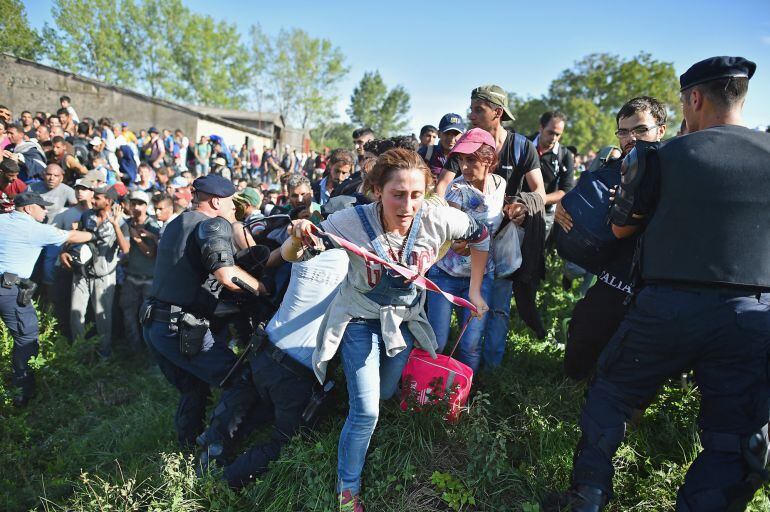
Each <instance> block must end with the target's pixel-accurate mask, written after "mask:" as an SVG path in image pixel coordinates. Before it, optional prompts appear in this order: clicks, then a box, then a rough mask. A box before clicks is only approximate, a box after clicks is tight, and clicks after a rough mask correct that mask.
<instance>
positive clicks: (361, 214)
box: [355, 205, 390, 261]
mask: <svg viewBox="0 0 770 512" xmlns="http://www.w3.org/2000/svg"><path fill="white" fill-rule="evenodd" d="M355 210H356V213H357V214H358V218H359V220H360V221H361V225H362V226H363V227H364V231H366V236H368V237H369V241H370V242H371V244H372V247H374V252H376V253H377V256H379V257H380V258H382V259H384V260H388V261H390V258H389V257H388V253H387V252H386V251H385V248H384V247H383V246H382V244H381V243H380V241H379V240H377V233H375V232H374V228H373V227H372V223H371V222H369V219H367V218H366V212H365V211H364V207H363V206H361V205H359V206H356V207H355Z"/></svg>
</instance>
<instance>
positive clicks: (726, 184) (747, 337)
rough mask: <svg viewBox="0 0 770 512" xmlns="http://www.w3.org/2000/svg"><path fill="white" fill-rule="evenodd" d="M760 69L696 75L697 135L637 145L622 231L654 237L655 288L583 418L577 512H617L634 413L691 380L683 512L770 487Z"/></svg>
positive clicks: (730, 504) (769, 144)
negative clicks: (619, 468)
mask: <svg viewBox="0 0 770 512" xmlns="http://www.w3.org/2000/svg"><path fill="white" fill-rule="evenodd" d="M755 69H756V65H755V64H754V63H753V62H750V61H748V60H746V59H743V58H741V57H713V58H710V59H706V60H704V61H701V62H698V63H696V64H694V65H693V66H692V67H691V68H690V69H688V70H687V71H686V72H685V73H684V74H683V75H682V76H681V77H680V85H681V100H682V107H683V111H684V117H685V119H686V121H687V127H688V130H689V134H688V135H685V136H682V137H677V138H675V139H672V140H671V141H669V142H668V143H666V144H664V145H662V146H660V144H655V143H644V142H641V141H638V142H637V144H636V147H635V149H634V150H633V151H631V152H630V153H629V155H628V156H627V157H626V159H625V161H624V163H623V167H624V169H623V178H622V180H621V190H620V193H619V196H618V198H617V199H616V201H615V204H614V206H613V209H612V213H611V219H612V223H613V231H615V233H616V235H619V236H627V235H629V234H630V233H633V232H635V231H636V230H637V229H638V227H639V226H641V225H646V229H645V232H644V237H643V242H642V250H641V277H642V288H641V290H640V292H639V293H638V294H637V295H636V298H635V300H634V303H633V305H632V306H631V308H630V310H629V312H628V314H627V315H626V317H625V319H624V320H623V322H622V323H621V325H620V327H619V329H618V331H617V332H616V333H615V335H614V336H613V338H612V340H611V341H610V343H609V345H608V346H607V348H606V349H605V350H604V352H603V353H602V355H601V358H600V360H599V364H598V370H597V376H596V379H595V381H594V382H593V384H592V385H591V387H590V389H589V392H588V398H587V402H586V404H585V406H584V408H583V413H582V416H581V420H580V426H581V429H582V437H581V439H580V442H579V444H578V447H577V451H576V454H575V459H574V468H573V475H572V478H573V488H572V491H573V492H572V503H571V507H572V510H573V511H581V512H582V511H598V510H601V509H602V508H603V507H604V505H605V504H606V502H607V500H608V498H609V497H610V496H611V493H612V476H613V467H612V457H613V455H614V454H615V451H616V450H617V449H618V447H619V445H620V443H621V442H622V441H623V436H624V433H625V422H626V420H627V419H628V418H629V415H630V413H631V411H632V410H633V409H636V408H642V407H643V406H644V405H645V404H647V403H649V402H650V401H651V400H652V398H653V397H654V395H655V393H656V391H657V389H658V388H659V387H660V386H661V384H662V383H663V382H664V381H665V380H666V379H667V378H668V377H670V376H672V375H675V374H678V373H679V372H682V371H686V370H689V369H692V370H694V375H695V381H696V382H697V384H698V387H699V389H700V393H701V407H700V414H699V416H698V426H699V429H700V438H701V443H702V445H703V451H702V452H701V453H700V454H699V455H698V457H697V458H696V459H695V461H693V463H692V465H691V466H690V469H689V471H688V472H687V475H686V477H685V481H684V485H683V486H682V487H681V488H680V489H679V493H678V496H677V502H676V510H677V511H681V512H685V511H688V512H711V511H725V510H744V509H745V507H746V506H747V504H748V503H749V502H750V501H751V499H752V497H753V495H754V493H755V492H756V491H757V490H758V489H759V488H760V487H761V486H762V485H763V484H764V483H765V482H766V481H767V480H768V472H767V469H766V465H767V459H768V444H769V443H768V426H767V424H768V419H770V382H769V381H768V380H769V378H770V377H769V376H768V370H770V364H769V363H770V357H769V356H770V294H768V293H767V292H768V291H770V258H768V254H770V175H769V174H768V168H767V162H768V161H770V136H768V135H767V134H766V133H762V132H759V131H752V130H749V129H747V128H745V127H743V126H741V110H742V107H743V102H744V99H745V96H746V92H747V89H748V81H749V79H750V78H751V76H752V75H753V74H754V70H755Z"/></svg>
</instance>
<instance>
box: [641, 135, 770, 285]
mask: <svg viewBox="0 0 770 512" xmlns="http://www.w3.org/2000/svg"><path fill="white" fill-rule="evenodd" d="M658 155H659V162H660V196H659V198H658V203H657V207H656V209H655V212H654V214H653V216H652V218H651V219H650V223H649V225H648V226H647V229H646V231H645V233H644V241H643V248H642V277H643V279H644V280H645V281H651V280H663V281H679V282H689V283H701V284H714V285H728V286H731V285H732V286H749V287H758V288H770V135H768V134H766V133H763V132H758V131H753V130H749V129H748V128H743V127H740V126H734V125H727V126H718V127H714V128H708V129H706V130H702V131H699V132H695V133H692V134H689V135H685V136H683V137H677V138H675V139H672V140H671V141H670V142H668V143H667V144H665V145H664V146H663V147H661V148H660V150H659V151H658Z"/></svg>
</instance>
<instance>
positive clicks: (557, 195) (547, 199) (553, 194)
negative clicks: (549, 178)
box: [545, 190, 566, 206]
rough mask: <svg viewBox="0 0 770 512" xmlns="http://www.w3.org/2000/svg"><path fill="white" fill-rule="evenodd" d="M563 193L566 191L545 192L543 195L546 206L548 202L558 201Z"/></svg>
mask: <svg viewBox="0 0 770 512" xmlns="http://www.w3.org/2000/svg"><path fill="white" fill-rule="evenodd" d="M564 194H566V192H564V191H563V190H556V191H554V192H551V193H550V194H546V195H545V204H546V206H548V205H550V204H556V203H558V202H559V201H561V198H562V197H564Z"/></svg>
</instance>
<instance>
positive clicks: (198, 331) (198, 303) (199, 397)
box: [140, 175, 265, 447]
mask: <svg viewBox="0 0 770 512" xmlns="http://www.w3.org/2000/svg"><path fill="white" fill-rule="evenodd" d="M193 188H194V189H195V203H196V207H195V209H194V210H193V211H188V212H184V213H182V214H180V215H179V216H178V217H177V218H175V219H174V220H173V221H171V223H169V224H168V226H167V227H166V229H165V231H164V233H163V236H162V237H161V239H160V243H159V245H158V252H157V258H156V261H155V271H154V277H153V283H152V290H151V293H150V299H149V301H148V302H147V303H146V304H145V305H144V306H143V308H142V310H141V312H140V317H141V319H142V324H143V334H144V339H145V341H146V342H147V344H148V345H149V346H150V348H151V350H152V352H153V353H154V354H155V358H156V360H157V361H158V366H159V367H160V369H161V371H162V372H163V375H165V377H166V378H167V379H168V381H169V382H170V383H171V384H173V385H174V386H176V388H177V389H178V390H179V392H180V393H181V395H182V396H181V399H180V402H179V408H178V409H177V412H176V418H175V425H176V429H177V434H178V437H179V442H180V443H181V444H182V445H183V446H184V447H191V446H194V442H195V438H196V436H197V435H198V434H200V433H201V432H202V430H203V416H204V413H205V410H206V401H207V398H208V396H209V393H210V390H211V387H212V386H216V385H218V384H219V383H220V382H221V381H222V380H223V379H224V377H225V375H226V374H227V372H228V370H230V368H231V367H232V366H233V365H234V364H235V362H236V358H235V355H234V354H233V352H232V351H230V349H228V348H227V345H226V342H225V340H224V339H219V337H218V338H217V340H216V341H215V339H214V337H213V336H212V333H211V330H210V329H209V328H208V320H209V319H211V318H213V314H214V311H215V309H216V306H217V296H216V294H215V293H214V292H212V290H211V287H208V286H203V285H204V283H205V282H206V280H207V277H208V276H209V275H212V276H213V278H214V279H216V281H217V282H218V283H219V284H220V285H221V286H222V287H223V288H225V289H227V290H230V291H232V292H236V293H238V292H241V289H240V288H239V287H238V286H237V285H235V284H233V282H232V279H233V278H234V277H237V278H239V279H241V280H242V281H243V282H245V283H247V284H248V285H249V286H251V287H252V288H254V289H255V290H258V291H261V292H263V291H264V290H265V289H264V287H263V286H262V285H261V284H260V283H259V282H258V281H257V280H256V279H254V278H253V277H252V276H250V275H249V274H248V273H246V272H245V271H244V270H242V269H241V268H239V267H238V266H236V265H235V261H234V250H233V240H232V239H233V229H232V224H231V223H232V222H234V221H235V205H234V203H233V199H232V196H233V194H234V193H235V187H234V186H233V184H232V183H231V182H230V181H228V180H227V179H225V178H223V177H221V176H217V175H208V176H202V177H200V178H197V179H196V180H195V181H194V182H193ZM235 382H241V380H238V379H236V380H235Z"/></svg>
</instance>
